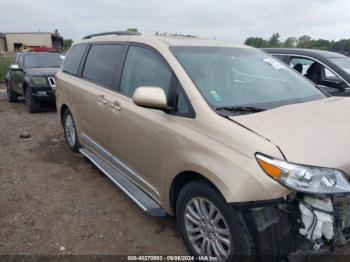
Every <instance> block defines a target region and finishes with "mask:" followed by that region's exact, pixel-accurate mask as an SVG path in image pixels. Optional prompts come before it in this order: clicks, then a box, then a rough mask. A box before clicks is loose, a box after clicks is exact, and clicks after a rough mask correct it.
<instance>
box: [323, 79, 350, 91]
mask: <svg viewBox="0 0 350 262" xmlns="http://www.w3.org/2000/svg"><path fill="white" fill-rule="evenodd" d="M322 85H324V86H326V87H330V88H336V89H345V88H346V87H347V84H346V83H345V81H344V80H342V79H340V78H338V77H326V78H324V79H323V80H322Z"/></svg>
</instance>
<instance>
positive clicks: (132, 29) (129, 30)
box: [126, 28, 139, 33]
mask: <svg viewBox="0 0 350 262" xmlns="http://www.w3.org/2000/svg"><path fill="white" fill-rule="evenodd" d="M126 31H128V32H134V33H139V30H138V29H137V28H128V29H126Z"/></svg>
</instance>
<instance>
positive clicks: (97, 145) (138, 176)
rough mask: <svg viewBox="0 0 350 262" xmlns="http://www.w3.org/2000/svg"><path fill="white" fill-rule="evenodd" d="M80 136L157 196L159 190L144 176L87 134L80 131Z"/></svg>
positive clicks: (121, 170)
mask: <svg viewBox="0 0 350 262" xmlns="http://www.w3.org/2000/svg"><path fill="white" fill-rule="evenodd" d="M81 135H82V138H84V140H85V141H86V142H87V143H88V144H89V145H91V146H92V147H94V148H95V149H97V151H98V152H99V153H100V154H101V155H102V156H103V157H104V158H106V159H109V160H110V161H112V163H113V164H115V165H116V167H117V168H118V170H119V171H120V172H122V173H124V174H125V175H126V176H128V177H130V178H131V179H136V180H138V181H140V182H141V183H142V184H144V185H145V186H146V187H148V188H149V189H151V190H152V191H153V192H154V193H155V194H156V195H157V196H159V192H158V190H157V189H156V188H154V187H153V186H152V185H150V184H149V183H148V182H147V181H146V180H145V179H144V178H142V177H141V176H140V175H138V174H136V172H135V171H134V170H132V169H131V168H130V167H128V166H127V165H126V164H124V163H123V162H122V161H121V160H120V159H118V158H117V157H115V156H113V155H112V154H111V153H110V152H109V151H107V150H106V149H104V148H103V147H102V146H101V145H99V144H98V143H97V142H95V141H94V140H93V139H92V138H91V137H89V136H88V135H87V134H85V133H82V134H81Z"/></svg>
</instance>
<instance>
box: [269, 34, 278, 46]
mask: <svg viewBox="0 0 350 262" xmlns="http://www.w3.org/2000/svg"><path fill="white" fill-rule="evenodd" d="M280 37H281V36H280V34H279V33H274V34H273V35H272V36H271V38H270V39H269V42H268V46H269V47H280V46H281V42H280Z"/></svg>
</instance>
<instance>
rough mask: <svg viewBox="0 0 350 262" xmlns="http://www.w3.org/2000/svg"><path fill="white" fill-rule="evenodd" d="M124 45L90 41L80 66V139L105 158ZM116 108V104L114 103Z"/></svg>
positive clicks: (77, 106)
mask: <svg viewBox="0 0 350 262" xmlns="http://www.w3.org/2000/svg"><path fill="white" fill-rule="evenodd" d="M123 50H124V45H123V44H117V43H96V44H92V45H91V47H90V49H89V51H88V54H87V56H86V61H85V64H84V66H83V68H82V81H81V82H80V84H79V86H78V90H77V93H78V94H77V95H76V96H75V98H76V101H73V103H74V104H75V105H76V109H77V111H78V112H79V114H80V116H79V117H80V122H81V126H82V128H81V130H82V133H81V134H80V135H81V139H82V140H83V141H82V142H83V143H84V144H85V145H87V146H88V147H89V148H90V149H92V150H93V151H95V153H98V154H99V155H100V156H102V157H104V158H108V154H107V152H108V150H109V146H110V134H111V124H110V122H109V119H110V118H111V114H114V113H113V112H114V111H113V108H112V106H113V104H112V101H113V100H114V98H113V96H114V95H115V89H116V82H117V81H116V77H117V73H118V70H119V69H120V65H121V58H122V55H123ZM115 107H116V108H117V105H115Z"/></svg>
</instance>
